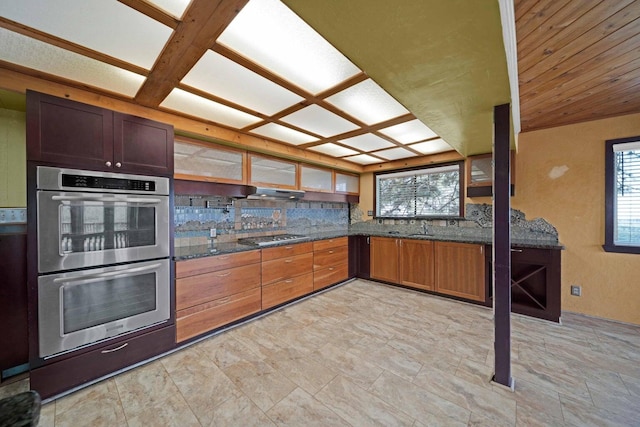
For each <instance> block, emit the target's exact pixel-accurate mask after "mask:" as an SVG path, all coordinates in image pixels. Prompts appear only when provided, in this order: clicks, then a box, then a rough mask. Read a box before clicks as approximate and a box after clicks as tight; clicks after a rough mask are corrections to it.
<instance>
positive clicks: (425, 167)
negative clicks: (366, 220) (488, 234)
mask: <svg viewBox="0 0 640 427" xmlns="http://www.w3.org/2000/svg"><path fill="white" fill-rule="evenodd" d="M443 166H458V178H459V179H458V185H459V188H458V199H459V202H458V203H459V210H458V215H456V216H454V215H421V216H379V215H378V211H379V209H378V176H380V175H388V174H393V173H398V172H411V171H421V170H428V169H435V168H439V167H443ZM464 185H465V171H464V161H463V160H461V161H455V162H446V163H437V164H430V165H422V166H415V167H410V168H403V169H393V170H387V171H380V172H375V173H374V176H373V208H374V211H373V214H374V216H373V218H375V219H394V220H412V219H418V220H419V219H442V220H459V219H464V188H465V187H464Z"/></svg>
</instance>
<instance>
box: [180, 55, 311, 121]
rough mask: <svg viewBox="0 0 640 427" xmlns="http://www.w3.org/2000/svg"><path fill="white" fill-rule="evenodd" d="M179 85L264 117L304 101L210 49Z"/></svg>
mask: <svg viewBox="0 0 640 427" xmlns="http://www.w3.org/2000/svg"><path fill="white" fill-rule="evenodd" d="M182 83H184V84H186V85H189V86H193V87H195V88H197V89H200V90H203V91H205V92H207V93H210V94H214V95H216V96H219V97H220V98H223V99H226V100H228V101H231V102H233V103H235V104H238V105H242V106H244V107H247V108H249V109H251V110H254V111H257V112H260V113H262V114H266V115H273V114H275V113H277V112H279V111H282V110H284V109H285V108H287V107H290V106H292V105H294V104H296V103H298V102H300V101H302V100H303V99H304V98H302V97H301V96H298V95H296V94H295V93H293V92H291V91H289V90H287V89H285V88H283V87H282V86H280V85H277V84H275V83H273V82H272V81H270V80H267V79H265V78H264V77H262V76H260V75H259V74H256V73H254V72H253V71H250V70H248V69H247V68H245V67H243V66H241V65H239V64H237V63H235V62H233V61H231V60H230V59H228V58H225V57H224V56H222V55H220V54H218V53H216V52H213V51H211V50H209V51H207V52H206V53H205V54H204V55H203V56H202V58H200V60H199V61H198V62H197V63H196V65H195V66H194V67H193V68H192V69H191V71H189V73H187V75H186V76H185V77H184V78H183V79H182Z"/></svg>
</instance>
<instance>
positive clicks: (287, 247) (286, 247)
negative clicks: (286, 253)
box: [284, 246, 293, 250]
mask: <svg viewBox="0 0 640 427" xmlns="http://www.w3.org/2000/svg"><path fill="white" fill-rule="evenodd" d="M284 248H285V249H287V250H289V249H293V246H285V247H284Z"/></svg>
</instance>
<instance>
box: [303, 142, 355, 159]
mask: <svg viewBox="0 0 640 427" xmlns="http://www.w3.org/2000/svg"><path fill="white" fill-rule="evenodd" d="M309 150H313V151H317V152H319V153H324V154H328V155H329V156H333V157H344V156H352V155H354V154H358V152H357V151H356V150H352V149H350V148H347V147H342V146H341V145H338V144H334V143H332V142H328V143H326V144H322V145H316V146H315V147H309Z"/></svg>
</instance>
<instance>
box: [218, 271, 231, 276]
mask: <svg viewBox="0 0 640 427" xmlns="http://www.w3.org/2000/svg"><path fill="white" fill-rule="evenodd" d="M230 274H231V272H230V271H227V272H226V273H221V274H216V276H218V277H227V276H228V275H230Z"/></svg>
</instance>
